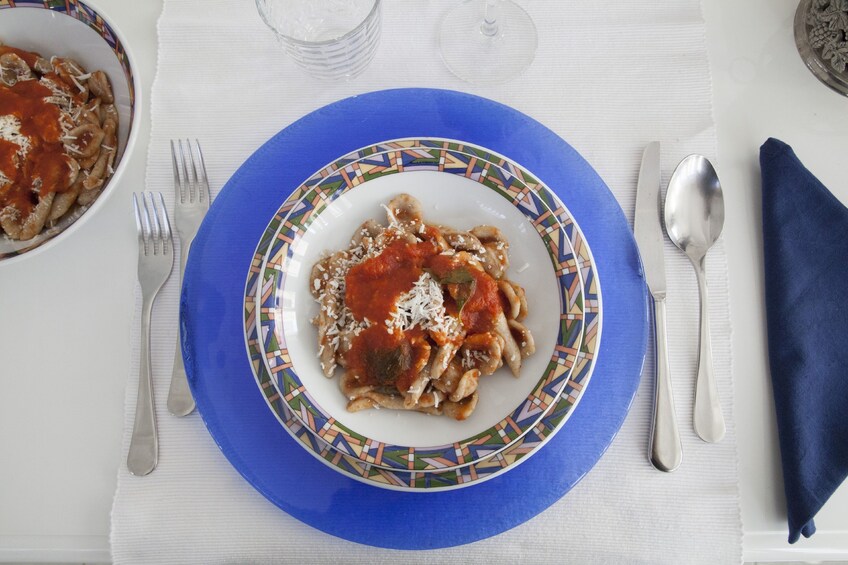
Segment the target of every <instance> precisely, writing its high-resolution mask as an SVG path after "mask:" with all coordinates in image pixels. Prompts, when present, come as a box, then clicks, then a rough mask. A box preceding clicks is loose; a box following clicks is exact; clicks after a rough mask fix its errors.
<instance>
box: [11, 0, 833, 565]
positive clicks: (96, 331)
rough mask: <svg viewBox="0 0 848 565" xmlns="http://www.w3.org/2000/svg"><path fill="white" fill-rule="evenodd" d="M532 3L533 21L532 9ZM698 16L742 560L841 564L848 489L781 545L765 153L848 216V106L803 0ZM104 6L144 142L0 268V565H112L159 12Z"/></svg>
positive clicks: (728, 0) (713, 4) (714, 2)
mask: <svg viewBox="0 0 848 565" xmlns="http://www.w3.org/2000/svg"><path fill="white" fill-rule="evenodd" d="M93 3H94V2H93ZM523 3H525V4H527V5H528V8H529V9H530V11H531V13H532V0H524V1H523ZM704 4H705V6H704V15H705V18H706V20H707V34H708V45H709V50H710V58H711V66H712V71H713V88H714V103H715V119H716V123H717V128H718V147H719V162H718V163H717V168H718V170H719V173H720V175H721V180H722V186H723V188H724V193H725V198H726V205H727V222H726V227H725V231H724V237H725V239H726V242H727V250H728V259H729V265H730V274H731V281H730V285H731V286H730V289H731V308H732V319H733V325H734V335H733V349H734V359H733V374H734V378H735V383H736V407H735V409H736V415H737V421H738V435H739V477H740V491H741V497H742V519H743V529H744V542H743V543H744V558H745V560H746V561H786V560H792V561H824V560H837V559H840V560H844V559H848V484H845V485H843V486H842V488H841V489H840V490H839V491H837V493H836V494H835V495H834V497H833V498H832V499H831V500H830V502H828V504H827V505H826V506H825V508H824V509H823V510H822V511H821V512H820V513H819V515H818V516H817V517H816V524H817V526H818V533H817V534H816V535H815V536H814V537H813V538H812V539H810V540H803V539H802V540H801V541H800V542H798V543H797V544H795V545H794V546H790V545H788V544H787V543H786V537H787V533H786V521H785V508H784V500H783V486H782V478H781V473H780V464H779V453H778V446H777V432H776V427H775V418H774V406H773V402H772V395H771V385H770V381H769V376H768V375H769V374H768V359H767V349H766V334H765V328H766V323H765V309H764V299H763V273H762V236H761V212H760V210H761V201H760V180H759V165H758V151H759V146H760V145H761V144H762V142H764V141H765V140H766V139H767V138H768V137H769V136H774V137H778V138H780V139H782V140H784V141H786V142H787V143H789V144H790V145H792V146H793V147H794V148H795V150H796V152H797V153H798V155H799V157H800V158H801V159H802V161H804V163H805V164H806V165H807V166H808V167H809V168H810V169H811V170H812V171H813V172H814V173H816V174H817V175H818V176H819V178H821V180H822V181H823V182H824V183H825V184H826V185H827V186H828V187H829V188H830V189H831V190H832V191H833V192H834V193H835V194H836V195H837V197H839V198H840V199H841V200H842V201H843V202H848V182H845V180H844V178H845V177H844V173H843V170H844V165H843V162H844V159H843V157H844V155H846V154H848V111H846V110H848V98H843V97H841V96H839V95H837V94H835V93H833V92H831V91H830V90H828V89H827V88H826V87H824V86H823V85H821V84H820V83H819V82H818V81H817V80H816V79H815V78H814V77H813V76H812V74H810V73H809V72H808V71H807V70H806V68H805V67H804V66H803V64H802V62H801V60H800V58H799V57H798V54H797V52H796V50H795V46H794V43H793V36H792V20H793V17H794V12H795V7H796V6H797V0H750V1H748V2H735V1H733V0H710V1H705V2H704ZM96 5H97V6H99V7H101V8H102V9H103V11H104V12H105V13H106V14H107V15H108V16H109V17H110V19H111V20H112V21H113V22H114V23H115V24H116V25H117V27H119V28H120V30H121V31H122V32H123V34H124V36H125V38H126V40H127V42H128V44H129V45H130V46H131V49H132V54H133V55H134V56H135V61H136V64H137V66H138V70H139V73H140V75H141V76H140V84H141V88H142V90H143V98H144V108H142V115H141V121H140V122H139V127H140V132H139V133H140V135H139V139H138V145H137V146H136V148H135V152H134V153H133V154H132V155H131V156H130V161H129V164H128V168H127V170H126V171H125V174H124V176H123V178H122V179H121V182H120V186H118V187H117V190H116V191H115V192H114V193H113V194H112V196H111V198H109V200H108V201H107V202H106V203H105V206H104V207H103V208H101V210H100V212H99V213H98V214H97V215H95V216H94V217H92V218H90V219H89V221H88V222H87V223H86V224H85V225H83V226H82V227H81V228H80V229H79V230H78V231H77V232H76V234H75V235H74V236H73V238H71V239H69V240H68V241H66V242H64V243H62V244H60V245H57V246H56V247H53V248H52V249H49V250H45V251H44V252H43V253H40V254H38V255H37V256H34V257H33V258H31V259H30V260H27V261H23V262H16V263H13V264H11V265H2V264H0V359H2V369H0V561H13V562H14V561H21V562H27V561H29V562H33V561H49V562H104V561H109V537H108V536H109V513H110V509H111V504H112V495H113V493H114V490H115V481H116V470H117V467H118V465H120V464H122V461H121V454H120V443H121V422H122V421H123V418H122V410H123V405H124V388H125V386H126V383H127V373H128V367H129V363H130V362H129V357H130V341H129V339H130V338H129V336H130V328H131V324H132V313H133V290H134V287H135V284H136V280H135V272H136V264H135V263H136V247H135V245H136V242H135V233H134V228H133V227H132V217H131V208H130V196H129V195H130V193H131V192H133V191H134V190H141V189H142V188H144V171H145V161H146V158H147V141H148V138H149V132H150V114H149V101H150V87H151V84H152V82H153V78H154V75H155V70H156V45H157V41H156V19H157V18H158V15H159V12H160V10H161V5H162V3H161V0H146V1H144V2H124V1H121V0H97V2H96ZM224 180H226V179H220V181H221V182H223V181H224ZM57 273H61V275H57ZM48 392H49V394H47V393H48ZM693 510H696V509H693Z"/></svg>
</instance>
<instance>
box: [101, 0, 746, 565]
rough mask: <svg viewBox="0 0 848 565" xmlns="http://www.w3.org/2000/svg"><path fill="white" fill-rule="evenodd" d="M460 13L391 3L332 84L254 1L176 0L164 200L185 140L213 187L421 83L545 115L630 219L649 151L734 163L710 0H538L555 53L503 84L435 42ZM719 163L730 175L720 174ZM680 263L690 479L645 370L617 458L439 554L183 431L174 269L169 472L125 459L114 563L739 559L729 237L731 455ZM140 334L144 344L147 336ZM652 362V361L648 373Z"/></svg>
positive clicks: (722, 361)
mask: <svg viewBox="0 0 848 565" xmlns="http://www.w3.org/2000/svg"><path fill="white" fill-rule="evenodd" d="M452 4H453V2H452V1H448V0H438V1H436V0H431V1H424V0H410V1H406V2H400V1H397V0H391V1H387V2H384V6H383V8H384V10H383V36H382V40H381V46H380V48H379V51H378V53H377V56H376V58H375V60H374V61H373V63H372V64H371V66H370V67H369V69H368V70H367V71H366V72H365V73H364V74H363V75H362V76H360V77H359V78H357V79H356V80H354V81H351V82H348V83H325V82H319V81H316V80H313V79H311V78H308V77H306V76H305V75H303V74H302V73H301V72H300V71H299V70H298V69H297V68H296V67H295V66H294V64H293V63H292V62H291V61H289V60H288V59H286V58H285V57H284V55H283V54H282V52H281V50H280V48H279V46H278V45H277V44H276V43H275V42H274V40H273V38H272V35H271V33H270V31H268V30H267V29H266V28H265V27H264V25H263V24H262V22H261V20H260V19H259V16H258V15H257V13H256V10H255V8H254V3H253V2H251V1H250V0H207V1H205V2H202V3H200V2H191V1H189V0H166V1H165V6H164V10H163V13H162V16H161V19H160V21H159V26H158V31H159V65H158V72H157V76H156V79H155V82H154V85H153V93H152V109H151V111H152V124H153V125H152V133H151V143H150V148H149V162H148V168H147V179H146V186H147V188H148V189H150V190H161V191H163V192H164V193H165V194H166V200H168V201H169V205H170V204H172V203H173V193H172V188H171V187H172V176H171V175H172V173H171V165H170V155H169V149H168V140H169V139H171V138H179V137H183V138H184V137H192V138H194V137H197V138H199V139H200V141H201V143H202V145H203V149H204V154H205V157H206V162H207V168H208V171H209V177H210V180H211V183H212V188H213V192H214V191H216V190H217V189H219V188H220V187H221V186H222V185H223V184H224V183H225V182H226V180H227V178H228V177H229V176H230V175H231V174H232V173H233V172H234V171H235V170H236V168H237V167H238V166H239V165H240V164H241V162H242V161H243V160H244V159H246V158H247V157H248V156H249V155H250V153H252V152H253V151H254V150H255V149H256V148H257V147H259V146H260V145H261V144H262V143H263V142H264V141H265V140H267V139H268V138H269V137H270V136H271V135H273V134H274V133H276V132H277V131H278V130H280V129H282V128H284V127H285V126H286V125H288V124H289V123H291V122H292V121H294V120H295V119H297V118H299V117H300V116H302V115H304V114H306V113H308V112H309V111H311V110H314V109H315V108H318V107H320V106H322V105H324V104H327V103H329V102H332V101H335V100H338V99H340V98H343V97H346V96H349V95H352V94H357V93H361V92H366V91H372V90H378V89H383V88H390V87H404V86H428V87H441V88H452V89H456V90H464V91H468V92H473V93H475V94H479V95H482V96H486V97H489V98H493V99H495V100H498V101H500V102H503V103H505V104H509V105H511V106H513V107H515V108H517V109H518V110H521V111H522V112H525V113H527V114H529V115H530V116H532V117H533V118H535V119H537V120H539V121H540V122H542V123H543V124H545V125H547V126H548V127H550V128H551V129H553V130H554V131H555V132H557V133H558V134H559V135H560V136H562V137H563V138H564V139H565V140H566V141H568V142H569V143H570V144H571V145H572V146H574V147H575V148H576V149H577V150H578V151H579V152H580V153H581V154H582V155H583V156H584V157H586V159H588V161H589V162H590V163H591V164H592V165H593V166H594V167H595V168H596V169H597V170H598V172H599V173H600V175H601V176H602V177H603V178H604V180H605V181H606V182H607V184H608V185H609V187H610V188H611V190H612V191H613V192H614V194H615V196H616V197H617V198H618V201H619V203H620V204H621V206H622V208H623V209H624V211H625V214H626V215H627V216H628V218H631V219H632V214H633V207H634V202H635V186H636V178H637V173H638V168H639V161H640V157H641V153H642V149H643V148H644V146H645V144H646V143H648V142H649V141H652V140H655V139H657V140H660V141H661V142H662V147H663V153H662V154H663V158H662V164H663V181H664V182H667V180H668V177H669V175H670V174H671V171H672V170H673V169H674V166H675V165H676V163H677V162H678V161H679V160H680V159H681V158H683V157H684V156H685V155H687V154H689V153H694V152H698V153H703V154H705V155H707V156H708V157H710V158H712V159H713V160H714V159H715V156H716V146H715V145H716V135H715V128H714V124H713V119H712V101H711V83H710V74H709V64H708V61H707V56H706V46H705V37H704V22H703V19H702V16H701V11H700V4H699V2H698V1H697V0H678V1H674V2H672V1H666V2H663V1H656V0H654V1H650V0H634V1H632V2H622V3H617V4H615V5H608V4H599V3H595V2H583V3H578V2H565V3H563V2H558V1H556V0H524V2H522V4H523V5H524V6H525V7H526V8H527V10H528V11H529V12H530V14H531V15H532V16H533V18H534V20H535V21H536V24H537V27H538V30H539V49H538V52H537V55H536V59H535V61H534V63H533V65H532V66H531V68H530V69H529V70H528V71H527V72H526V73H525V74H524V75H523V76H522V77H520V78H519V79H517V80H515V81H513V82H511V83H509V84H506V85H502V86H497V87H486V88H480V87H472V86H470V85H468V84H466V83H463V82H461V81H460V80H458V79H456V78H455V77H453V76H452V75H451V74H450V73H449V72H448V71H447V70H446V69H445V67H444V66H443V65H442V63H441V60H440V58H439V53H438V47H437V44H436V31H437V29H438V24H439V19H440V17H441V16H442V14H444V13H445V11H446V10H448V9H449V7H450V6H451V5H452ZM716 164H717V168H718V170H719V174H720V173H721V163H716ZM725 189H726V190H728V189H729V190H732V187H725ZM170 209H173V208H172V207H171V208H170ZM590 244H591V242H590ZM666 264H667V269H668V278H669V299H668V308H669V321H668V329H669V333H670V336H671V337H670V340H671V342H670V347H671V351H672V354H671V368H672V373H673V378H674V386H675V395H676V406H677V413H678V421H679V423H680V429H681V434H682V440H683V447H684V452H685V455H684V463H683V465H682V467H681V468H680V469H679V470H678V471H677V472H676V473H673V474H663V473H659V472H657V471H655V470H654V469H653V468H652V467H651V466H650V465H649V463H648V460H647V441H648V432H649V429H650V420H651V405H652V397H653V383H652V381H651V379H650V378H646V379H643V382H642V385H641V387H640V389H639V392H638V394H637V397H636V400H635V402H634V405H633V407H632V409H631V412H630V414H629V416H628V418H627V420H626V422H625V424H624V426H623V428H622V430H621V432H620V434H619V435H618V437H617V438H616V439H615V441H614V442H613V444H612V446H611V447H610V449H609V451H608V452H607V453H606V454H605V455H604V457H603V458H602V459H601V460H600V462H599V463H598V464H597V465H596V467H595V468H594V469H593V470H592V472H591V473H589V474H588V475H587V476H586V477H585V478H584V479H583V480H582V481H581V482H580V483H579V484H578V485H577V486H576V487H575V488H574V489H573V490H572V491H571V492H570V493H568V495H567V496H565V497H564V498H563V499H562V500H560V501H559V502H558V503H556V504H554V505H553V506H552V507H551V508H550V509H548V510H547V511H545V512H543V513H542V514H541V515H539V516H537V517H536V518H534V519H533V520H530V521H529V522H527V523H525V524H523V525H521V526H519V527H517V528H515V529H513V530H511V531H508V532H506V533H503V534H501V535H498V536H495V537H493V538H490V539H487V540H483V541H480V542H477V543H473V544H469V545H466V546H461V547H457V548H450V549H444V550H436V551H424V552H398V551H389V550H380V549H375V548H370V547H366V546H362V545H358V544H354V543H350V542H347V541H344V540H340V539H337V538H334V537H331V536H328V535H326V534H323V533H321V532H319V531H317V530H314V529H312V528H310V527H309V526H306V525H304V524H302V523H300V522H298V521H297V520H295V519H293V518H291V517H290V516H288V515H286V514H285V513H283V512H282V511H280V510H279V509H277V508H276V507H275V506H273V505H272V504H271V503H269V502H267V501H266V500H265V499H264V498H263V497H262V496H261V495H260V494H259V493H257V492H256V491H255V490H253V488H252V487H251V486H250V485H249V484H248V483H247V482H245V481H244V480H243V479H242V478H241V476H240V475H239V474H238V473H237V472H236V471H235V470H234V469H233V468H232V467H231V466H230V465H229V463H228V462H227V460H226V459H225V458H224V456H223V455H222V454H221V453H220V451H219V450H218V449H217V447H216V446H215V444H214V442H213V441H212V439H211V437H210V436H209V434H208V433H207V432H206V430H205V428H204V426H203V423H202V422H201V420H200V417H199V416H198V415H197V414H193V415H191V416H190V417H188V418H184V419H176V418H173V417H171V416H169V415H168V414H167V409H166V398H167V391H168V383H169V379H170V372H171V362H172V355H173V351H174V344H175V341H176V331H177V323H176V318H177V295H178V286H177V282H176V277H173V278H172V279H171V280H170V281H169V282H168V283H167V284H166V286H165V287H164V289H163V290H162V292H161V294H160V296H159V299H158V303H157V305H156V308H155V309H154V326H153V335H154V339H153V344H152V347H153V352H154V359H153V370H154V387H155V391H156V395H155V398H156V406H157V417H158V421H159V434H160V461H159V467H158V468H157V469H156V471H154V472H153V473H152V474H151V475H149V476H147V477H141V478H139V477H134V476H132V475H130V474H129V472H128V471H127V469H126V466H122V467H121V469H120V470H119V477H118V489H117V493H116V496H115V503H114V507H113V512H112V534H111V542H112V552H113V557H114V560H115V562H116V563H143V562H162V563H164V562H172V563H232V562H254V563H262V562H280V561H289V562H293V563H311V562H314V563H326V562H329V561H331V560H334V559H344V560H345V562H348V563H373V562H389V561H401V562H420V563H437V562H445V561H452V562H462V563H493V562H494V563H499V562H512V563H539V562H551V561H554V562H562V561H572V562H575V563H605V562H647V563H681V562H687V563H695V562H697V563H710V564H713V563H729V562H739V561H740V560H741V523H740V511H739V494H738V484H737V476H738V475H737V469H736V466H737V457H736V431H735V427H734V419H733V414H732V398H733V382H732V379H731V374H730V367H731V363H730V361H731V358H730V355H731V351H730V337H731V326H730V313H729V299H728V277H727V264H726V259H725V252H724V248H723V244H722V242H721V241H719V243H718V245H717V247H716V248H715V249H714V250H713V251H712V252H711V253H710V256H709V258H708V265H707V267H708V284H709V286H710V298H711V303H710V314H711V321H712V340H713V354H714V362H715V372H716V376H717V378H718V382H719V389H720V394H721V400H722V406H723V408H724V413H725V418H726V420H727V422H728V432H727V437H726V438H725V440H724V441H723V442H722V443H720V444H717V445H711V444H705V443H703V442H701V441H700V440H699V439H698V438H697V437H696V436H695V434H694V432H693V430H692V426H691V424H690V422H691V414H692V404H693V396H694V394H693V393H694V378H695V373H696V370H697V367H696V363H697V332H698V324H697V319H698V306H697V287H696V283H695V277H694V273H693V272H692V270H691V267H690V265H689V263H688V261H687V260H686V259H685V257H684V256H683V255H682V254H681V253H679V252H678V251H677V250H676V249H675V248H674V247H673V246H672V245H671V244H670V243H667V249H666ZM134 338H135V342H137V341H138V339H137V338H138V328H136V329H135V336H134ZM652 367H653V359H652V357H651V356H650V355H649V358H648V361H647V365H646V369H647V370H650V369H652ZM129 371H130V381H129V384H128V386H127V398H126V416H125V436H124V454H126V450H127V448H128V445H129V438H130V433H131V428H132V422H133V414H134V410H135V397H136V385H135V383H136V379H137V374H138V349H137V348H136V351H135V354H134V357H133V366H132V367H130V368H129ZM646 374H650V373H646Z"/></svg>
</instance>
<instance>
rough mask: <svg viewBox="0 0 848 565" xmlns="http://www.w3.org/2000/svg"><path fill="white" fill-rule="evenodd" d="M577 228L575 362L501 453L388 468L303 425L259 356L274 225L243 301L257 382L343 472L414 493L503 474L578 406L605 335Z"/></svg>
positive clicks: (504, 163)
mask: <svg viewBox="0 0 848 565" xmlns="http://www.w3.org/2000/svg"><path fill="white" fill-rule="evenodd" d="M481 158H482V156H481ZM489 159H491V161H490V162H492V163H493V164H495V165H497V166H498V167H500V168H502V169H503V170H504V171H505V172H508V173H509V174H511V175H513V176H515V177H517V178H520V179H522V182H525V181H526V182H527V186H528V188H530V189H531V190H538V189H540V188H543V189H546V188H545V187H543V186H540V185H538V184H534V183H533V182H532V180H530V179H529V178H524V177H522V172H521V171H520V170H516V169H514V168H513V165H512V164H511V163H510V162H509V161H508V160H505V159H503V158H502V157H500V156H496V155H491V156H490V157H489ZM302 195H303V193H300V194H293V195H292V197H294V200H293V201H291V202H290V204H289V206H288V209H281V210H279V211H278V213H277V215H276V216H275V218H274V222H281V221H282V220H283V218H284V217H285V216H286V215H287V213H288V211H289V210H290V209H291V208H292V207H293V206H294V205H295V203H296V202H297V200H298V199H299V197H301V196H302ZM556 202H557V205H556V207H555V209H554V211H553V213H554V214H555V215H556V216H557V217H558V219H559V221H560V223H561V224H562V225H573V220H572V218H571V215H570V213H569V212H568V211H567V209H565V207H564V206H563V205H562V203H561V202H560V201H559V199H558V198H557V199H556ZM274 222H272V224H273V223H274ZM574 228H575V229H571V230H569V234H570V243H571V246H572V248H573V249H574V250H575V255H576V258H577V266H578V270H579V276H580V278H581V281H582V283H583V288H584V289H585V299H584V302H585V307H584V314H585V323H584V328H583V333H584V339H583V340H582V345H581V347H580V351H579V352H578V355H577V363H576V365H575V368H574V371H573V374H572V376H571V378H570V380H569V382H568V384H567V385H566V389H565V391H564V392H563V394H562V395H561V396H560V398H559V400H558V401H557V403H556V404H555V405H554V406H553V407H551V408H550V409H549V410H548V411H547V412H546V414H545V415H544V417H543V418H542V419H541V420H540V421H539V422H538V424H537V425H536V426H534V427H533V429H532V430H530V432H529V433H527V434H526V435H524V436H523V437H521V438H519V439H517V440H516V441H515V442H513V443H512V444H511V445H510V446H508V447H507V448H506V449H504V450H502V451H501V452H499V453H497V454H495V455H493V456H490V457H488V458H485V459H481V460H480V461H477V462H475V463H474V464H472V465H470V466H467V467H463V468H455V469H454V468H451V469H447V470H443V471H438V470H436V471H429V472H427V471H402V470H387V469H384V468H381V467H377V466H375V465H371V464H367V463H363V462H362V461H360V460H358V459H356V458H353V457H350V456H348V455H346V454H344V453H342V452H340V451H338V450H336V449H334V448H333V447H332V446H331V445H329V444H328V443H326V442H325V441H323V440H321V439H319V438H318V437H316V436H315V435H314V434H313V433H312V432H311V431H310V430H309V429H308V428H306V427H305V426H303V424H302V423H301V421H300V420H299V419H298V418H296V417H295V416H294V415H293V414H292V413H291V412H290V411H289V410H288V408H287V406H286V405H285V403H284V402H282V399H281V398H280V396H279V394H278V393H277V392H276V390H275V387H274V385H273V383H272V379H271V377H270V375H269V374H268V373H267V371H266V370H265V367H264V363H263V362H262V360H261V357H262V353H261V351H260V350H259V338H258V332H257V312H256V308H255V297H256V296H257V292H258V290H259V286H260V285H259V280H260V271H261V266H262V262H263V257H264V255H265V253H266V251H267V249H268V247H269V245H270V242H271V241H272V240H273V230H272V231H270V232H269V231H266V233H265V234H264V236H263V239H262V240H261V241H260V243H259V246H258V247H257V253H256V255H255V257H254V259H253V262H252V264H251V268H250V273H249V276H248V281H247V286H246V288H245V301H244V315H245V322H246V345H247V349H248V354H249V358H250V364H251V367H252V369H253V372H254V377H255V379H256V382H257V385H258V386H259V388H260V390H262V392H263V396H264V398H265V400H266V402H267V404H268V405H269V407H270V408H271V409H272V412H273V413H274V414H275V416H276V417H277V419H278V420H279V421H280V423H281V424H283V427H284V428H285V429H286V431H287V432H288V433H289V434H290V435H291V436H292V437H293V438H294V439H295V440H297V441H298V442H300V443H301V445H302V446H303V447H304V448H305V449H307V450H308V451H309V452H310V453H311V454H312V455H313V456H315V457H316V458H318V459H319V460H321V461H322V462H324V463H325V464H327V465H329V466H331V467H333V468H335V469H336V470H338V471H339V472H342V473H343V474H345V475H347V476H349V477H351V478H353V479H356V480H359V481H362V482H365V483H367V484H372V485H374V486H378V487H382V488H390V489H395V490H405V491H411V492H414V491H428V490H441V489H447V488H456V487H459V486H466V485H469V484H472V483H474V482H479V481H483V480H486V479H487V478H492V477H494V476H496V475H498V474H500V473H502V472H503V471H505V470H506V469H508V468H509V467H510V466H511V465H515V464H517V463H519V462H520V461H521V460H522V459H523V458H525V457H526V456H527V455H529V454H530V453H532V452H534V451H535V450H536V449H538V448H540V447H541V446H542V445H543V444H544V443H545V442H546V441H548V440H549V439H551V438H552V437H553V436H554V434H555V433H556V432H557V430H559V429H560V427H561V426H562V425H563V424H564V423H565V421H566V420H567V418H568V416H569V415H570V414H571V411H572V410H573V408H574V407H575V406H576V405H577V403H578V401H579V399H580V397H581V395H582V393H583V391H584V390H585V388H586V386H587V385H588V384H589V380H590V378H591V375H592V371H593V369H594V366H595V361H596V353H597V351H598V350H599V347H600V339H601V318H602V316H601V311H602V300H601V294H600V285H599V282H598V279H597V276H596V270H595V267H594V262H593V260H592V257H591V250H590V248H589V246H588V244H587V243H586V241H585V239H584V238H583V236H582V233H581V232H580V230H579V228H577V227H576V226H574Z"/></svg>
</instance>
